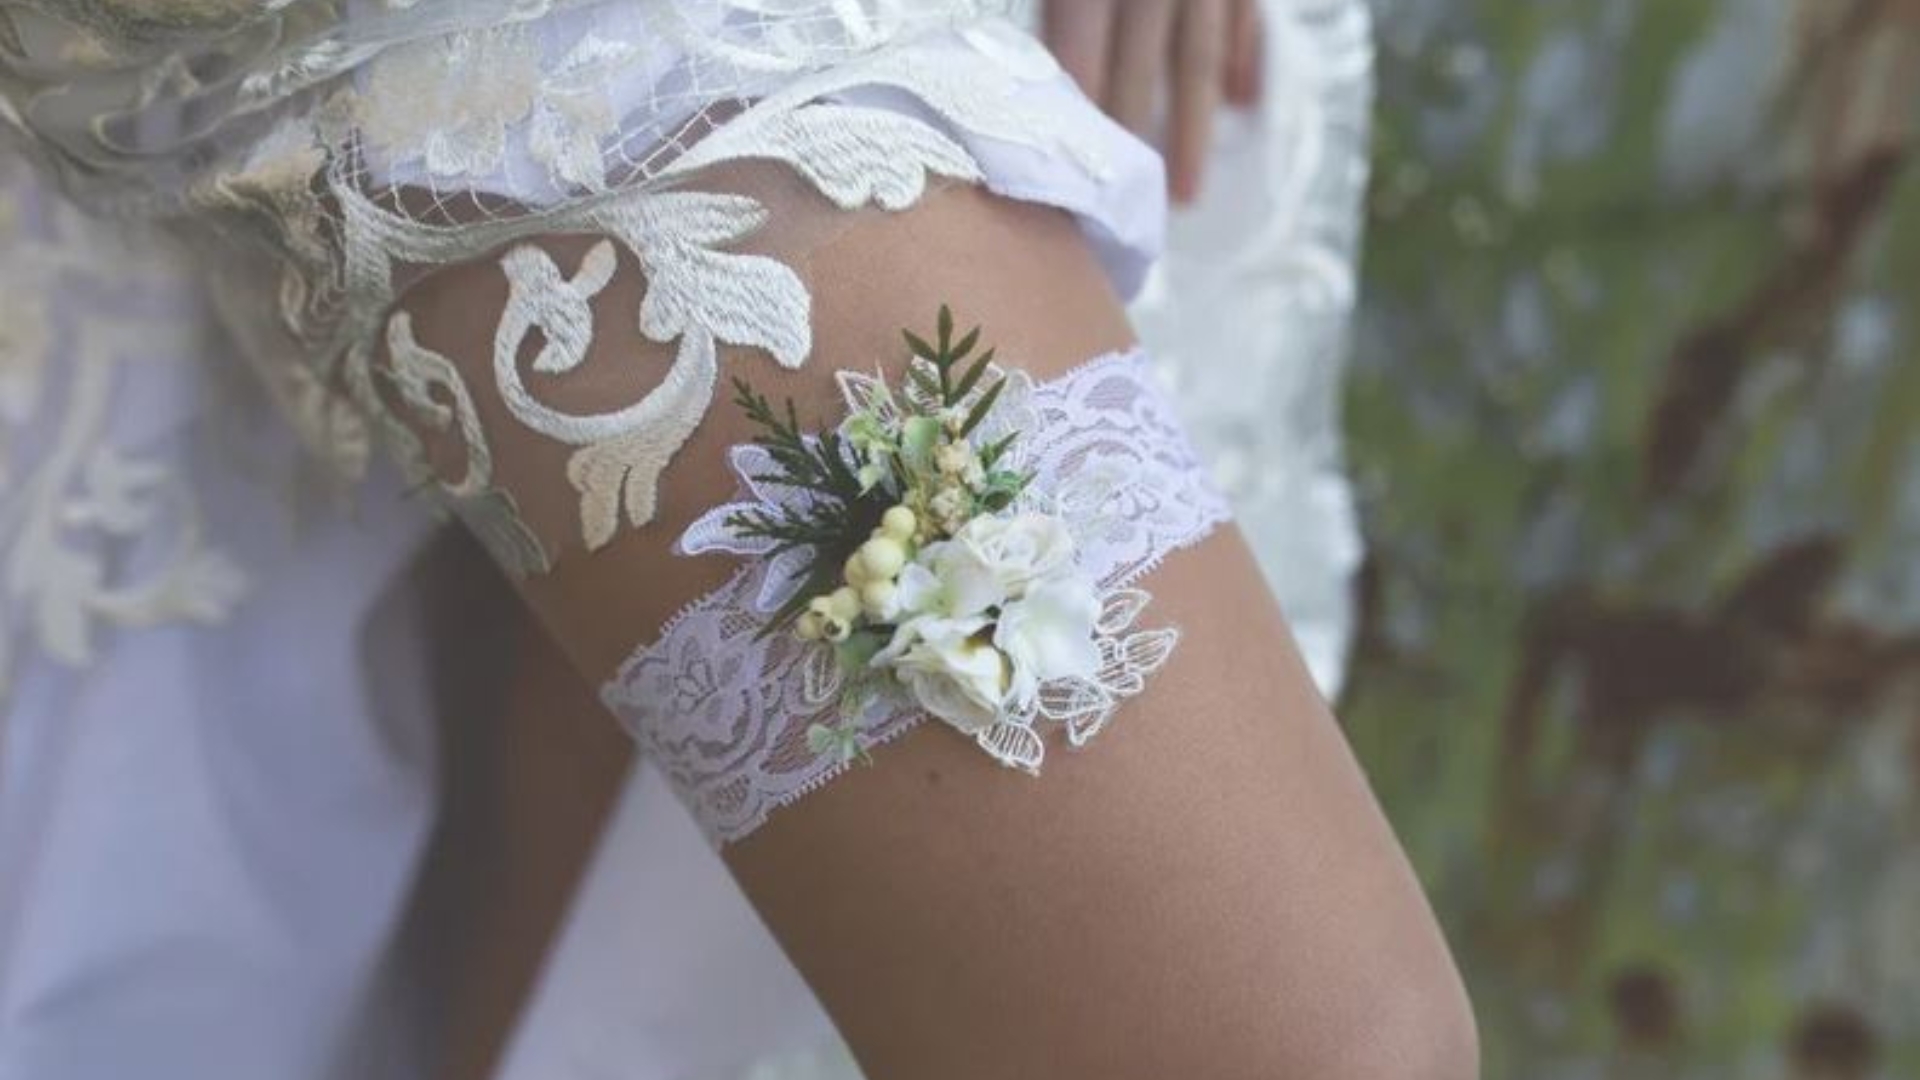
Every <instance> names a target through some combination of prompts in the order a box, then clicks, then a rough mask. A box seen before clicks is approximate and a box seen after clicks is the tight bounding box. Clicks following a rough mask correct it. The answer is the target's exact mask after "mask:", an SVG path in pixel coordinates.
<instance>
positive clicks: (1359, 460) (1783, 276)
mask: <svg viewBox="0 0 1920 1080" xmlns="http://www.w3.org/2000/svg"><path fill="white" fill-rule="evenodd" d="M1375 9H1376V10H1375V17H1376V20H1377V31H1378V37H1379V49H1380V55H1379V80H1380V82H1379V93H1380V101H1379V109H1378V114H1377V119H1376V124H1377V130H1376V147H1375V166H1374V168H1375V173H1374V186H1373V191H1372V193H1371V195H1370V204H1369V216H1370V222H1369V234H1368V235H1369V240H1368V250H1367V254H1366V261H1365V278H1366V279H1365V282H1364V287H1363V290H1362V294H1361V295H1362V297H1363V312H1362V315H1361V318H1360V323H1359V326H1358V330H1357V350H1356V352H1357V355H1356V359H1355V369H1354V376H1353V378H1352V380H1351V386H1350V390H1349V394H1348V399H1347V418H1348V424H1349V438H1350V455H1351V459H1352V463H1353V468H1354V473H1355V476H1356V478H1357V480H1358V482H1359V484H1360V486H1361V491H1362V498H1363V504H1364V507H1365V512H1366V522H1367V532H1368V536H1369V543H1370V548H1371V554H1370V557H1369V561H1368V564H1367V566H1366V568H1365V570H1364V572H1363V574H1362V582H1361V608H1362V624H1361V630H1360V640H1359V643H1358V648H1357V653H1356V657H1355V666H1354V669H1353V672H1352V675H1351V677H1350V680H1349V683H1348V686H1349V690H1348V694H1347V698H1346V700H1345V701H1344V702H1343V703H1342V715H1343V716H1344V717H1345V719H1346V721H1347V723H1348V725H1349V729H1350V733H1351V735H1352V738H1353V741H1354V743H1355V746H1356V749H1357V750H1358V752H1359V753H1360V755H1361V757H1362V759H1363V760H1364V761H1365V762H1366V764H1367V766H1368V768H1369V770H1370V772H1371V773H1372V775H1373V777H1374V781H1375V784H1376V786H1377V787H1378V789H1379V791H1380V793H1381V796H1382V797H1383V799H1385V800H1386V802H1387V804H1388V809H1389V812H1390V813H1391V814H1392V815H1393V817H1394V820H1395V821H1396V822H1397V823H1398V825H1399V828H1400V831H1401V834H1402V836H1403V837H1404V838H1405V841H1406V843H1407V844H1408V846H1409V847H1410V849H1411V850H1412V852H1413V855H1414V858H1415V860H1416V862H1417V863H1418V864H1419V868H1420V870H1421V872H1422V874H1423V876H1424V877H1425V879H1426V880H1427V882H1428V884H1429V887H1430V888H1431V889H1432V891H1433V893H1434V896H1435V901H1436V903H1437V904H1438V905H1439V907H1440V909H1441V914H1442V918H1443V920H1444V922H1445V923H1446V924H1447V928H1448V930H1449V933H1450V935H1451V936H1452V938H1453V941H1454V945H1455V948H1456V950H1457V951H1458V953H1459V955H1460V959H1461V962H1462V965H1463V967H1464V968H1465V970H1466V972H1467V976H1468V980H1469V982H1470V983H1471V985H1472V989H1473V992H1474V996H1475V1000H1476V1003H1477V1006H1478V1009H1479V1013H1480V1026H1481V1032H1482V1039H1483V1042H1484V1044H1485V1056H1486V1062H1487V1071H1486V1075H1487V1076H1488V1077H1490V1078H1493V1080H1505V1078H1524V1080H1552V1078H1562V1077H1564V1078H1592V1080H1602V1078H1611V1077H1641V1076H1646V1077H1675V1078H1695V1077H1698V1078H1708V1077H1740V1078H1748V1077H1759V1078H1767V1077H1781V1078H1815V1077H1818V1078H1822V1080H1864V1078H1868V1077H1887V1078H1893V1077H1898V1078H1908V1077H1920V327H1916V321H1917V320H1920V313H1916V305H1915V301H1916V299H1920V166H1916V164H1915V162H1914V160H1913V153H1912V151H1913V143H1914V140H1915V138H1916V136H1920V3H1917V2H1914V0H1377V2H1376V4H1375Z"/></svg>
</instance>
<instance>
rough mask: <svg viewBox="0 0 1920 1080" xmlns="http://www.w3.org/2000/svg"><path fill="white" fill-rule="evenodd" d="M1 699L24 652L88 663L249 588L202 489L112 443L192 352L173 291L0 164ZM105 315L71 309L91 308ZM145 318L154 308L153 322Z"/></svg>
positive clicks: (134, 250)
mask: <svg viewBox="0 0 1920 1080" xmlns="http://www.w3.org/2000/svg"><path fill="white" fill-rule="evenodd" d="M0 256H3V257H0V704H4V703H5V700H6V698H7V690H8V686H9V684H10V682H11V680H12V676H13V673H14V670H15V668H16V666H17V665H18V664H19V663H20V662H21V661H22V660H23V659H26V658H27V657H28V656H29V655H31V654H37V655H41V656H45V657H48V658H50V659H52V660H55V661H57V662H59V663H61V664H65V665H69V666H79V665H84V664H86V663H88V662H89V661H90V660H91V659H92V658H93V657H94V655H95V654H96V652H97V651H98V650H99V648H100V642H99V639H100V637H101V636H102V634H103V633H104V632H106V631H109V630H113V629H131V628H137V627H147V626H154V625H159V624H163V623H168V622H213V621H217V620H220V619H223V618H225V617H226V616H227V615H228V614H229V613H230V612H231V611H232V609H233V608H234V606H235V605H236V604H237V603H238V602H239V600H240V598H241V596H242V595H243V593H244V591H245V586H246V583H245V578H244V576H243V575H242V573H241V571H240V569H239V567H238V566H237V565H236V564H235V563H234V561H233V560H232V559H231V558H230V557H229V556H228V555H227V554H226V553H225V552H224V551H222V550H221V548H220V547H219V545H218V544H217V543H216V541H215V539H214V538H212V537H209V536H207V535H206V533H205V529H204V527H203V525H202V517H201V513H200V508H199V500H198V496H197V493H196V492H195V491H194V489H193V488H192V487H191V486H190V485H189V484H188V483H187V481H186V480H185V478H183V477H181V476H178V475H176V474H175V472H174V471H173V470H172V469H171V467H170V466H169V465H168V464H166V463H163V462H162V460H160V459H159V458H157V457H154V456H150V455H148V454H146V453H144V452H142V451H141V450H140V449H139V448H138V447H135V446H133V445H123V444H121V443H120V442H118V441H116V440H115V439H113V438H112V437H111V435H112V432H111V428H112V425H113V423H114V422H115V420H116V418H117V417H119V416H120V415H121V414H122V413H123V411H124V409H123V406H124V405H125V404H126V403H127V402H128V401H129V400H130V399H137V397H138V392H139V390H140V389H141V388H142V387H143V386H144V385H145V384H143V382H142V379H141V376H143V375H146V376H152V377H159V378H162V379H164V378H165V377H166V376H167V375H169V374H177V371H170V370H169V368H170V367H176V366H177V365H179V364H180V363H181V362H182V361H183V360H190V359H191V358H192V357H193V355H194V349H195V346H196V345H197V344H198V343H197V342H196V341H195V340H194V339H193V335H192V334H191V333H189V332H183V328H182V327H181V326H180V325H179V324H178V322H177V320H174V319H171V318H169V317H168V316H169V315H171V314H172V313H173V311H174V310H176V305H177V303H178V301H177V298H175V294H177V293H179V292H180V291H181V283H180V282H178V281H177V280H176V279H174V277H173V275H172V273H171V264H170V263H169V262H168V261H167V260H165V259H164V258H161V257H157V255H156V254H155V253H154V252H152V251H150V250H149V249H146V248H142V247H137V246H129V245H123V244H120V243H118V242H117V241H116V238H115V237H114V235H113V234H112V232H111V231H109V230H104V229H101V228H99V227H98V226H97V225H95V224H94V223H92V222H89V221H88V220H86V219H85V218H84V217H83V216H81V215H79V214H77V213H76V212H75V211H74V210H73V208H72V207H70V206H67V205H65V204H64V203H62V202H61V201H59V200H58V199H57V198H55V197H53V196H52V195H51V194H50V193H48V192H45V191H43V190H40V189H39V188H38V187H37V186H36V185H34V184H33V183H32V182H31V180H30V178H29V177H27V176H26V175H24V174H23V173H22V172H21V171H20V170H18V169H17V168H15V169H5V170H0ZM109 295H110V296H112V297H114V307H113V309H112V311H111V312H110V313H109V312H106V311H102V312H97V313H96V312H88V313H86V314H85V315H83V316H81V315H76V312H75V308H76V307H77V305H79V304H82V303H84V302H85V301H86V300H87V299H88V298H97V297H103V296H109ZM148 312H154V314H151V315H149V314H147V313H148Z"/></svg>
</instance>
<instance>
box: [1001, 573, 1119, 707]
mask: <svg viewBox="0 0 1920 1080" xmlns="http://www.w3.org/2000/svg"><path fill="white" fill-rule="evenodd" d="M1099 619H1100V597H1099V596H1098V594H1096V593H1095V592H1094V588H1093V584H1092V583H1091V582H1089V581H1087V580H1086V579H1085V578H1081V577H1064V576H1063V577H1057V578H1052V579H1050V580H1046V581H1042V582H1039V583H1037V584H1035V585H1034V586H1033V587H1032V588H1030V589H1028V590H1027V594H1026V596H1025V597H1024V598H1022V599H1020V600H1016V601H1013V602H1012V603H1009V604H1008V605H1006V607H1005V608H1003V609H1002V610H1001V612H1000V619H999V623H998V625H997V626H996V627H995V628H994V632H993V644H994V646H995V647H996V648H998V649H999V650H1000V651H1001V652H1003V653H1005V654H1006V656H1007V659H1008V660H1009V661H1011V663H1012V665H1013V682H1012V690H1013V700H1014V701H1016V702H1018V703H1019V704H1020V705H1022V706H1025V705H1029V704H1031V703H1032V702H1033V699H1034V696H1035V695H1036V694H1038V693H1039V691H1040V684H1041V683H1046V682H1052V681H1053V680H1055V679H1071V678H1077V679H1091V678H1093V677H1094V676H1095V675H1096V674H1097V673H1098V672H1099V670H1100V646H1099V644H1098V643H1097V642H1096V641H1095V640H1094V627H1095V624H1096V623H1097V622H1098V621H1099Z"/></svg>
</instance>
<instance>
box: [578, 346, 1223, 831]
mask: <svg viewBox="0 0 1920 1080" xmlns="http://www.w3.org/2000/svg"><path fill="white" fill-rule="evenodd" d="M907 337H908V341H909V343H910V346H911V351H912V353H913V359H912V361H911V363H910V365H909V367H908V369H907V374H906V377H905V378H904V379H903V380H901V384H900V385H898V386H890V385H889V384H888V382H887V381H886V380H885V379H884V378H882V377H880V376H878V375H864V374H856V373H852V372H841V373H840V375H839V382H840V389H841V393H842V396H843V398H844V399H845V404H846V407H847V415H846V417H845V418H844V419H843V420H841V421H840V423H839V424H838V426H837V427H835V428H833V429H831V430H827V431H822V432H818V433H809V432H807V431H804V430H802V428H801V424H800V421H799V420H798V418H797V417H795V416H794V415H793V413H792V412H791V409H790V407H789V408H788V409H786V410H782V409H781V408H778V407H776V406H775V405H774V404H773V403H771V402H769V401H767V400H766V399H765V398H763V397H761V396H760V395H758V394H757V393H755V392H754V391H753V389H752V387H751V386H750V385H748V384H746V383H745V382H738V381H737V382H736V384H735V388H736V391H737V395H738V398H737V402H736V404H738V405H739V406H740V407H742V408H743V409H745V410H746V412H747V415H748V417H749V419H750V420H752V421H753V422H754V423H755V424H756V425H757V426H758V427H759V429H760V431H761V432H762V434H761V435H760V437H757V438H756V439H755V440H754V441H752V442H750V443H748V444H744V445H741V446H737V447H735V448H734V450H733V453H732V466H733V470H734V472H735V473H736V475H737V476H738V478H739V481H740V484H741V491H740V493H739V495H738V496H737V498H736V501H734V502H731V503H728V504H726V505H723V506H720V507H717V508H715V509H713V510H711V511H709V512H708V513H706V514H705V515H703V516H702V517H700V518H699V519H698V520H696V521H695V522H694V523H693V524H692V525H691V526H690V527H689V528H688V529H687V531H686V533H685V534H684V535H683V536H682V537H681V539H680V542H679V545H678V550H679V551H680V552H681V553H682V554H707V553H730V554H732V555H736V556H740V557H743V558H744V559H745V560H746V561H745V564H744V565H743V567H742V568H741V569H740V570H739V571H738V572H737V573H736V574H735V575H734V577H733V578H732V579H731V580H729V581H728V582H727V584H725V585H724V586H722V587H721V588H719V589H717V590H715V591H714V592H712V593H710V594H708V595H707V596H705V597H702V598H700V599H699V600H696V601H695V602H693V603H692V604H691V605H689V606H688V607H687V608H686V609H685V610H683V611H682V612H681V613H680V614H679V615H678V616H676V617H675V618H674V619H672V620H671V621H670V622H669V623H668V624H667V625H666V626H665V627H664V628H663V630H662V632H661V635H660V637H659V639H658V640H657V641H656V642H655V643H654V644H652V645H650V646H648V647H646V648H644V649H642V650H640V651H639V652H638V653H636V654H635V655H634V656H633V657H632V658H631V659H629V660H628V661H627V663H626V664H624V665H623V666H622V668H621V670H620V671H619V673H618V674H617V675H616V676H615V677H614V678H613V679H612V680H610V681H609V682H608V683H607V685H606V686H605V687H604V688H603V689H602V697H603V698H604V700H605V701H606V703H607V704H608V706H609V707H610V708H611V709H612V710H613V711H614V712H615V713H616V714H617V715H618V716H619V717H620V718H621V719H622V721H623V722H624V723H625V724H626V725H627V727H628V728H629V729H630V730H631V731H632V733H633V734H634V736H635V738H636V739H637V740H638V741H639V743H640V746H641V748H642V750H643V751H644V752H645V753H646V754H648V755H649V756H650V757H651V758H652V759H653V760H654V762H655V763H656V764H657V765H658V766H659V767H660V768H661V769H662V770H663V771H664V772H665V773H666V774H667V775H668V776H669V777H670V778H671V779H672V780H673V782H674V783H675V785H676V786H677V787H678V788H679V790H680V793H681V796H682V798H683V799H684V800H685V801H686V803H687V804H688V805H689V806H690V807H691V808H692V810H693V812H694V815H695V817H696V818H697V819H698V820H699V822H700V824H701V826H702V828H703V829H704V830H705V831H706V833H707V835H708V837H709V839H710V840H712V841H713V842H715V843H716V844H724V843H728V842H731V841H734V840H738V839H740V838H741V837H743V836H745V835H747V834H748V833H750V832H752V831H753V830H754V829H755V828H757V827H759V825H760V824H761V823H763V822H764V821H765V820H766V819H767V816H768V815H769V813H771V812H772V811H773V810H774V809H776V808H778V807H781V806H784V805H786V804H788V803H791V802H793V801H795V800H797V799H798V798H800V797H801V796H803V795H805V794H806V793H808V792H809V791H811V790H813V789H815V788H817V787H819V786H820V785H822V784H824V783H826V782H827V781H829V780H831V779H832V778H833V777H835V776H837V775H839V774H840V773H841V772H842V771H844V770H845V769H847V768H848V767H850V766H851V765H852V764H853V763H854V762H855V761H856V760H857V759H860V758H864V757H865V756H866V754H867V751H868V749H869V748H870V747H872V746H875V745H877V744H879V743H882V742H885V741H887V740H889V739H891V738H894V737H895V736H898V735H901V734H904V733H905V732H906V731H908V730H910V729H911V728H913V727H914V726H915V725H916V724H917V723H918V722H919V721H921V720H924V719H927V718H929V717H932V718H935V719H938V720H941V721H943V722H944V723H945V724H946V725H948V726H949V727H951V728H953V729H955V730H956V731H957V732H958V733H959V734H960V735H961V736H964V737H968V738H971V739H973V740H974V741H975V742H976V743H977V744H978V745H979V747H980V748H981V749H982V750H984V751H985V752H986V753H987V754H988V755H989V756H991V757H992V758H994V759H995V760H997V761H999V762H1000V763H1001V764H1003V765H1007V766H1010V767H1013V768H1017V769H1021V770H1023V771H1026V772H1031V773H1038V772H1039V770H1040V767H1041V764H1042V761H1043V759H1044V757H1045V755H1046V752H1047V751H1046V744H1047V737H1048V736H1049V735H1054V734H1055V733H1058V735H1059V736H1064V738H1065V740H1066V741H1067V743H1068V744H1069V745H1071V746H1081V745H1084V744H1085V743H1086V742H1087V741H1088V740H1090V739H1092V738H1093V737H1094V736H1095V735H1097V734H1099V732H1100V731H1101V730H1102V728H1104V727H1105V726H1106V724H1107V722H1108V720H1109V719H1110V718H1111V717H1112V715H1113V713H1114V711H1115V709H1116V708H1118V706H1119V705H1120V703H1121V702H1122V701H1124V700H1125V699H1126V698H1129V697H1131V696H1133V695H1135V694H1138V693H1139V692H1140V691H1141V690H1142V689H1143V688H1144V686H1145V683H1146V680H1147V677H1148V676H1149V675H1151V674H1152V673H1153V672H1154V670H1155V669H1157V668H1158V667H1159V666H1160V665H1161V664H1162V663H1164V662H1165V661H1166V659H1167V657H1168V656H1169V654H1170V653H1171V652H1172V650H1173V648H1174V645H1175V643H1176V640H1177V637H1178V633H1177V631H1176V630H1175V629H1173V628H1170V627H1165V626H1154V625H1151V624H1152V623H1153V620H1152V617H1151V611H1152V606H1151V599H1152V598H1151V597H1150V595H1149V594H1148V593H1147V592H1146V591H1145V590H1143V589H1141V588H1139V587H1138V584H1137V583H1138V582H1139V580H1140V579H1141V578H1142V577H1143V576H1144V575H1145V574H1146V573H1147V572H1148V571H1150V570H1151V569H1153V567H1155V566H1156V565H1158V563H1159V562H1160V561H1161V560H1162V559H1164V558H1165V557H1166V556H1167V555H1168V554H1170V553H1171V552H1174V551H1176V550H1178V549H1180V548H1183V547H1186V546H1188V545H1191V544H1194V543H1197V542H1198V541H1199V540H1201V539H1202V538H1204V537H1205V536H1207V535H1208V534H1209V533H1210V532H1212V531H1213V529H1214V528H1215V527H1216V526H1218V525H1219V524H1221V523H1222V522H1224V521H1226V520H1227V518H1228V509H1227V505H1226V503H1225V500H1224V499H1223V497H1222V496H1221V494H1220V493H1219V492H1218V491H1217V490H1216V489H1215V488H1214V486H1213V485H1212V483H1211V482H1210V481H1209V480H1208V478H1207V476H1206V474H1205V472H1204V469H1203V467H1202V465H1201V464H1200V462H1199V460H1198V459H1197V458H1196V456H1195V454H1194V452H1193V449H1192V448H1191V447H1190V446H1189V445H1188V443H1187V441H1186V438H1185V436H1184V435H1183V434H1182V433H1181V430H1180V428H1179V426H1178V424H1177V422H1176V421H1175V419H1174V417H1173V415H1172V412H1171V410H1170V408H1169V406H1168V404H1167V402H1166V401H1165V400H1164V399H1163V398H1162V397H1161V396H1160V394H1159V393H1158V392H1157V391H1155V390H1154V388H1153V387H1152V385H1151V382H1150V373H1149V371H1148V363H1147V360H1146V358H1145V356H1144V355H1143V354H1142V353H1141V352H1139V351H1138V350H1134V351H1130V352H1125V353H1114V354H1109V355H1106V356H1102V357H1099V358H1097V359H1095V360H1092V361H1090V362H1088V363H1086V364H1083V365H1081V366H1080V367H1078V368H1076V369H1074V370H1073V371H1071V372H1069V373H1068V374H1066V375H1064V376H1061V377H1060V378H1058V379H1054V380H1052V381H1049V382H1045V383H1038V384H1036V383H1035V382H1034V381H1033V380H1032V379H1030V378H1029V377H1028V376H1027V375H1026V374H1024V373H1022V372H1018V371H1011V372H1008V371H1002V370H1001V369H1000V368H999V367H997V366H996V365H995V364H994V363H993V357H992V352H991V350H982V349H980V348H979V347H978V341H979V333H978V331H971V332H968V333H966V334H964V335H961V336H960V337H959V339H958V340H957V341H956V340H955V333H954V327H953V323H952V319H951V316H950V315H949V313H948V312H947V311H946V310H944V309H943V310H942V311H941V313H940V322H939V330H938V333H937V335H936V336H935V337H934V339H933V340H932V341H929V340H927V339H924V338H920V337H916V336H914V335H912V334H909V335H907Z"/></svg>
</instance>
